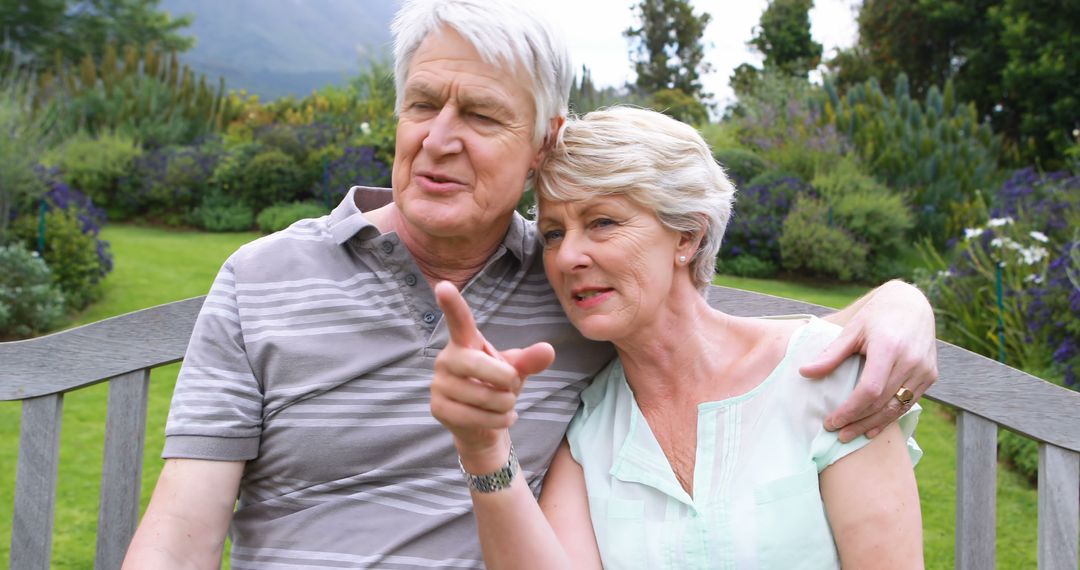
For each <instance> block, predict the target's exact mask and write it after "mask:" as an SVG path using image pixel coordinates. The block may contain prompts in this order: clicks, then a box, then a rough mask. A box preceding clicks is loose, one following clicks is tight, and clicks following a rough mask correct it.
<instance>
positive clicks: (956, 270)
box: [918, 168, 1080, 480]
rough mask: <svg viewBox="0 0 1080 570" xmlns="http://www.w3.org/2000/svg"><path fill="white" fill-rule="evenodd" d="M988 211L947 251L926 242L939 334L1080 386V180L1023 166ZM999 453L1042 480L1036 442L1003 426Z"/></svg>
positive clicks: (924, 281)
mask: <svg viewBox="0 0 1080 570" xmlns="http://www.w3.org/2000/svg"><path fill="white" fill-rule="evenodd" d="M979 199H980V200H981V199H982V197H981V196H980V197H979ZM982 212H983V216H982V220H984V221H982V222H980V223H976V224H973V227H968V228H964V230H963V235H962V236H959V237H957V238H954V239H952V240H950V241H949V244H950V248H949V250H948V251H947V252H946V253H945V254H940V253H938V252H937V251H936V250H935V249H934V248H933V247H932V246H930V245H929V244H927V245H925V246H924V247H923V248H922V250H923V255H924V259H926V261H927V265H928V266H929V269H927V270H925V271H923V272H922V274H921V275H920V276H919V278H918V281H919V284H920V286H921V287H922V288H923V290H924V291H926V293H927V295H928V296H929V297H930V301H931V303H932V304H933V305H934V311H935V312H936V313H937V315H938V335H939V336H940V337H941V338H942V339H944V340H947V341H949V342H952V343H954V344H957V345H960V346H963V347H964V348H967V349H969V350H972V351H975V352H978V353H980V354H983V355H985V356H988V357H990V358H1002V356H1003V357H1004V361H1005V363H1007V364H1009V365H1011V366H1014V367H1017V368H1020V369H1023V370H1025V371H1027V372H1029V373H1031V374H1034V375H1036V376H1039V377H1041V378H1045V379H1048V380H1050V381H1053V382H1056V383H1059V384H1062V385H1064V386H1066V387H1069V388H1072V389H1074V390H1076V389H1080V382H1078V379H1077V374H1078V373H1080V351H1078V345H1080V177H1078V176H1076V175H1075V174H1069V173H1065V172H1056V173H1050V174H1042V173H1039V172H1037V171H1036V170H1034V169H1031V168H1028V169H1024V170H1020V171H1017V172H1015V173H1013V175H1012V176H1011V177H1010V178H1009V179H1008V180H1007V181H1006V182H1005V183H1004V184H1003V185H1002V186H1001V188H1000V189H999V190H998V192H997V193H995V194H994V195H993V196H991V197H990V204H989V206H987V205H985V204H982ZM999 274H1000V282H1001V296H1000V303H1001V308H1000V309H999V305H998V302H999V301H998V291H997V281H998V279H999ZM1000 450H1001V453H1002V456H1003V457H1005V458H1007V459H1008V460H1009V461H1010V462H1011V463H1012V464H1013V466H1014V467H1015V468H1016V469H1017V470H1018V471H1019V472H1021V473H1023V474H1025V475H1026V476H1027V477H1029V478H1030V479H1032V480H1034V479H1035V477H1036V476H1037V474H1038V464H1039V461H1038V447H1037V445H1036V444H1035V442H1034V441H1032V440H1030V439H1027V438H1024V437H1021V436H1018V435H1016V434H1014V433H1012V432H1008V431H1002V432H1001V435H1000Z"/></svg>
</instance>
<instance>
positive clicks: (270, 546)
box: [126, 0, 934, 569]
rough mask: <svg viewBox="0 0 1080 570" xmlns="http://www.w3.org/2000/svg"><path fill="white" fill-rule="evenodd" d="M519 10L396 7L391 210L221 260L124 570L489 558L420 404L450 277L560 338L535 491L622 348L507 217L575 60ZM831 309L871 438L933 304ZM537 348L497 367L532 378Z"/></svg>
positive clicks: (497, 3) (497, 318)
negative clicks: (590, 391) (595, 382)
mask: <svg viewBox="0 0 1080 570" xmlns="http://www.w3.org/2000/svg"><path fill="white" fill-rule="evenodd" d="M525 4H527V3H525V2H518V1H515V0H407V1H405V2H403V3H402V7H401V10H400V11H399V12H398V14H397V16H396V17H395V20H394V24H393V34H394V58H395V62H394V70H395V82H396V86H397V96H398V101H397V114H398V119H399V120H398V126H397V139H396V149H395V156H394V165H393V203H391V204H389V205H387V206H385V207H382V208H379V209H376V210H372V211H361V210H360V208H359V202H358V199H357V197H358V195H359V191H358V190H355V189H354V190H353V191H350V192H349V194H347V195H346V197H345V199H344V200H342V202H341V204H339V205H338V206H337V207H336V208H335V209H334V211H333V212H332V213H331V214H330V215H329V216H325V217H322V218H318V219H313V220H303V221H300V222H298V223H297V224H295V225H293V226H292V227H290V228H289V229H287V230H284V231H282V232H280V233H277V234H275V235H272V236H268V237H266V238H264V239H260V240H257V241H255V242H253V243H251V244H248V245H245V246H243V247H242V248H241V249H240V250H239V251H237V252H236V253H234V254H233V255H232V256H230V257H229V259H228V260H227V261H226V262H225V264H224V265H223V267H222V269H221V273H220V274H219V276H218V278H217V280H215V282H214V285H213V287H212V288H211V290H210V294H209V295H207V298H206V302H205V304H204V305H203V308H202V311H201V313H200V315H199V318H198V321H197V323H196V325H195V329H194V331H193V333H192V337H191V343H190V345H189V347H188V351H187V354H186V357H185V360H184V366H183V368H182V369H181V371H180V375H179V378H178V379H177V382H176V390H175V393H174V396H173V401H172V406H171V408H170V411H169V420H168V424H167V425H166V427H165V447H164V450H163V452H162V455H163V456H164V457H165V465H164V467H163V469H162V471H161V477H160V479H159V480H158V484H157V487H156V489H155V490H154V495H153V498H152V499H151V501H150V505H149V507H148V508H147V510H146V513H145V515H144V516H143V520H142V522H141V523H140V525H139V528H138V531H137V532H136V534H135V537H134V539H133V540H132V542H131V547H130V550H129V555H128V558H127V560H126V562H127V566H128V567H130V568H171V567H210V568H213V567H217V565H218V564H219V562H220V560H221V552H222V549H223V545H224V543H225V535H226V532H227V531H228V532H229V536H230V538H231V540H232V550H231V553H232V567H233V568H253V569H261V568H273V567H281V566H288V567H290V568H302V567H315V568H325V567H326V566H350V567H393V568H407V567H424V568H435V567H476V566H479V565H480V564H481V562H480V549H479V546H478V544H477V542H476V539H475V537H476V532H475V527H474V526H473V519H472V516H471V514H470V512H469V509H470V508H471V504H472V503H471V500H470V497H469V495H468V493H467V492H466V491H465V490H464V489H463V488H462V487H461V486H460V481H459V477H460V473H459V468H458V463H457V458H456V454H455V452H454V451H455V450H454V448H453V446H452V445H451V442H450V438H448V437H447V436H446V431H445V430H444V429H443V428H442V426H440V425H438V423H436V422H434V421H432V419H431V415H430V413H429V412H428V406H427V402H428V398H429V395H428V387H429V385H430V383H431V377H432V374H433V372H434V360H435V359H434V354H436V352H437V351H439V350H440V349H441V348H442V347H443V346H444V345H445V344H446V342H447V334H446V327H445V325H444V324H443V323H442V314H441V313H440V312H439V311H438V306H437V304H436V299H435V294H434V291H433V288H434V284H435V283H437V282H439V281H442V280H446V281H449V282H451V283H452V284H453V285H454V286H456V287H457V288H458V289H460V292H461V295H462V297H463V298H464V299H465V301H466V302H467V304H468V305H469V306H471V307H474V308H476V310H477V311H478V315H480V317H479V318H478V321H479V323H478V334H479V333H480V332H482V333H483V334H484V335H487V336H488V337H489V338H493V339H496V340H497V342H498V344H499V345H500V347H504V348H506V347H515V346H530V345H532V344H534V343H537V342H539V341H542V340H548V341H551V342H552V343H553V344H555V346H556V348H557V350H558V353H559V361H558V363H557V364H556V365H555V366H552V367H550V368H548V369H547V370H544V371H543V372H541V373H540V374H538V375H537V376H535V377H534V378H533V382H532V383H531V384H530V386H529V387H528V388H526V389H525V392H524V393H523V394H522V398H521V400H520V403H521V405H520V410H521V418H520V420H519V421H518V422H517V424H516V425H515V430H516V431H517V433H518V438H517V444H518V447H517V449H518V452H519V453H520V456H521V459H522V461H523V462H525V463H526V464H528V465H530V467H531V468H533V469H536V470H537V471H536V472H533V473H530V474H529V480H530V481H531V482H532V483H533V484H534V485H535V486H536V487H537V488H538V487H539V484H540V481H541V474H542V472H543V470H544V469H545V468H546V466H547V463H548V462H549V461H550V459H551V457H552V456H553V455H554V454H555V450H556V449H557V448H558V446H559V444H560V441H561V440H562V438H563V435H564V432H565V430H566V426H567V424H568V423H569V421H570V419H571V418H572V417H573V415H574V411H575V410H576V408H577V405H578V397H579V395H580V393H581V391H582V390H583V389H584V388H585V387H586V386H587V385H588V384H589V381H590V379H591V378H592V377H593V375H594V374H595V373H596V372H597V371H599V370H600V369H601V368H602V367H603V366H604V365H605V364H606V363H607V361H608V360H609V359H610V357H611V356H612V354H613V352H612V350H611V349H610V347H609V346H608V345H606V344H603V343H596V342H591V341H589V340H587V339H585V338H582V337H581V336H580V335H579V334H578V333H577V332H576V331H575V330H574V328H573V326H571V324H570V323H569V322H568V321H567V320H566V319H565V318H564V317H563V316H562V314H561V310H560V308H559V307H558V305H557V303H556V302H555V298H554V295H553V293H552V291H551V289H550V287H549V286H548V285H547V282H546V280H545V278H544V270H543V264H542V251H541V249H540V247H539V244H538V243H537V240H536V239H535V238H536V225H535V223H533V222H531V221H528V220H525V219H523V218H522V217H521V216H518V215H516V214H515V211H514V208H515V206H516V205H517V203H518V201H519V199H520V198H521V195H522V192H523V190H524V188H525V185H526V181H527V180H528V179H529V178H530V172H531V171H534V170H536V169H537V168H538V166H539V164H540V162H541V160H542V158H543V156H544V153H545V152H546V151H547V150H548V149H549V148H550V142H551V141H552V140H553V139H554V137H552V136H551V135H552V134H553V133H555V132H557V131H558V128H559V126H560V125H561V124H562V121H563V117H565V115H566V112H567V97H568V93H569V90H570V85H571V83H572V74H573V68H572V66H571V64H570V57H569V53H568V51H567V47H566V44H565V43H564V42H563V41H561V39H560V36H559V35H558V34H557V33H556V32H555V30H554V29H553V28H552V27H551V26H549V25H547V24H545V23H544V22H542V21H541V20H539V19H537V18H536V17H534V16H533V15H532V14H530V13H529V12H528V10H527V9H526V7H525ZM451 288H453V287H451ZM912 303H916V304H917V306H916V308H915V310H913V309H912V306H911V304H912ZM840 320H846V321H848V323H849V324H848V326H847V330H848V334H847V338H848V339H850V340H851V342H840V343H838V344H835V345H833V346H834V349H833V350H831V351H829V353H827V354H826V355H825V356H823V357H822V359H821V361H820V363H821V366H819V367H818V368H829V367H830V366H832V365H833V363H834V362H839V360H841V359H842V357H844V356H847V354H848V353H850V352H852V351H867V352H868V353H869V354H870V356H869V357H868V360H867V374H866V379H867V380H866V381H865V382H864V383H863V387H862V388H861V389H860V390H859V392H858V393H857V394H856V395H855V396H853V397H852V398H850V399H849V400H848V401H847V403H845V404H843V405H842V406H841V407H840V408H838V409H837V410H836V412H835V413H836V417H837V418H839V421H838V422H837V425H838V426H843V425H846V424H851V425H849V426H848V427H847V428H846V429H847V430H849V431H852V432H860V433H861V432H862V431H866V430H868V429H871V430H872V429H876V427H877V426H884V425H885V424H887V423H888V422H889V421H890V420H892V419H894V418H895V417H896V416H897V415H898V414H897V412H898V410H897V409H896V404H897V401H896V399H895V398H893V394H895V393H896V391H897V389H898V388H899V387H900V385H901V383H902V382H903V383H906V385H907V386H908V388H909V389H910V390H911V391H912V392H914V394H915V395H916V396H917V395H919V394H921V393H922V391H923V390H925V388H926V387H928V386H929V385H930V382H931V381H932V379H933V376H934V373H933V371H934V358H933V347H934V344H933V317H932V313H931V311H930V309H929V306H928V304H927V303H926V301H925V299H924V298H922V297H921V295H919V294H918V292H917V291H914V290H913V289H911V288H909V287H906V286H902V285H900V286H896V285H891V286H888V287H887V288H885V289H882V290H880V291H879V292H878V293H875V294H874V295H873V296H872V297H871V298H870V300H869V301H868V302H866V303H865V304H858V305H856V306H854V308H853V309H852V310H847V311H844V312H842V313H841V314H840ZM909 338H914V339H916V342H905V343H901V342H898V340H900V339H903V340H905V341H906V340H907V339H909ZM534 352H536V351H535V350H526V351H523V352H522V351H514V352H509V353H506V354H504V355H503V358H505V359H507V360H510V361H513V362H514V363H515V364H517V365H518V366H520V367H521V369H522V370H524V371H529V370H532V369H533V367H534V366H536V365H538V364H539V363H538V362H537V363H534V362H531V361H530V358H534V357H535V356H536V355H535V354H534ZM541 356H542V355H541ZM871 367H877V368H871ZM807 384H808V386H810V387H816V386H817V384H816V383H814V382H811V381H807ZM811 389H812V388H811ZM860 418H861V419H860ZM503 460H505V456H504V457H503ZM238 497H239V501H238V500H237V499H238Z"/></svg>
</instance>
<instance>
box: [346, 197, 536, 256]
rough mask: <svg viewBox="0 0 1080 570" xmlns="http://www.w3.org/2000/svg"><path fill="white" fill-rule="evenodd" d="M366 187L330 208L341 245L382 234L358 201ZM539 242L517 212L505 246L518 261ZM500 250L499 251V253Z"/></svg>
mask: <svg viewBox="0 0 1080 570" xmlns="http://www.w3.org/2000/svg"><path fill="white" fill-rule="evenodd" d="M363 188H365V187H363V186H353V187H352V188H350V189H349V192H348V193H347V194H345V198H344V199H342V200H341V203H340V204H338V205H337V207H336V208H334V210H333V211H332V212H330V219H329V222H328V223H329V228H328V229H329V230H330V235H332V236H333V237H334V241H335V242H336V243H337V244H338V245H341V244H343V243H345V242H347V241H349V240H350V239H352V237H353V236H356V235H359V236H360V239H362V240H368V239H372V238H374V237H377V236H379V235H380V233H379V229H378V228H376V227H375V224H372V223H371V221H370V220H368V219H367V218H366V217H364V214H363V213H362V212H361V211H360V208H359V207H357V205H356V197H355V195H356V192H357V191H358V190H361V189H363ZM536 244H537V241H536V227H535V224H534V223H532V222H530V221H528V220H526V219H525V218H523V217H521V215H520V214H518V213H517V212H514V217H513V218H511V220H510V228H509V229H508V230H507V231H506V236H505V237H503V242H502V245H503V247H504V248H506V250H508V251H509V252H510V253H512V254H513V255H514V257H517V258H518V261H521V262H525V261H526V258H528V257H530V253H532V251H533V250H534V249H535V247H536ZM498 253H499V252H496V255H498Z"/></svg>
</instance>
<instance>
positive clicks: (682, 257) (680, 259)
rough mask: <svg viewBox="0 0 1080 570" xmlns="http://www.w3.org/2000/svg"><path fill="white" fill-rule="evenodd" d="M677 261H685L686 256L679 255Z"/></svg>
mask: <svg viewBox="0 0 1080 570" xmlns="http://www.w3.org/2000/svg"><path fill="white" fill-rule="evenodd" d="M679 263H686V256H685V255H680V256H679Z"/></svg>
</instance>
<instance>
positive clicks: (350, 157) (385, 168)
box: [311, 146, 390, 207]
mask: <svg viewBox="0 0 1080 570" xmlns="http://www.w3.org/2000/svg"><path fill="white" fill-rule="evenodd" d="M353 186H384V187H385V186H390V166H389V165H388V164H387V163H386V162H384V161H383V160H382V159H380V158H379V157H378V155H377V151H376V149H375V148H374V147H370V146H351V147H347V148H345V149H344V150H343V151H342V152H341V154H340V155H339V156H336V157H335V158H333V159H328V160H327V162H326V169H325V170H324V172H323V176H322V178H320V180H319V181H318V182H316V183H315V184H313V185H312V187H311V195H312V196H313V197H315V198H317V199H318V200H320V201H322V202H323V203H324V204H325V205H327V206H329V207H332V206H333V205H335V204H337V202H339V201H340V200H341V199H342V197H344V196H345V194H346V193H347V192H348V191H349V188H352V187H353Z"/></svg>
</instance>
